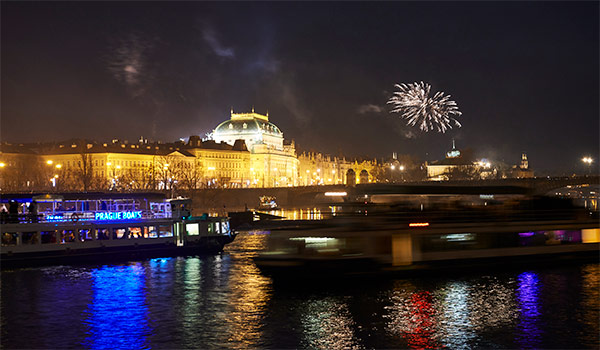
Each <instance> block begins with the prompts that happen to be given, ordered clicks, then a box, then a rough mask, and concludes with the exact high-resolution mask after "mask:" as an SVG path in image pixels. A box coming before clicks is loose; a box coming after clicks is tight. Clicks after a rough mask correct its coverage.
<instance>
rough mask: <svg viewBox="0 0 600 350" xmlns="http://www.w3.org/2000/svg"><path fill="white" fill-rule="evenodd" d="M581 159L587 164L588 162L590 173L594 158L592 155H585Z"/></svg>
mask: <svg viewBox="0 0 600 350" xmlns="http://www.w3.org/2000/svg"><path fill="white" fill-rule="evenodd" d="M581 161H582V162H584V163H585V164H587V167H588V174H590V172H591V169H592V163H593V162H594V159H592V157H583V158H582V159H581Z"/></svg>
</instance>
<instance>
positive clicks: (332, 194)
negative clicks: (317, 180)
mask: <svg viewBox="0 0 600 350" xmlns="http://www.w3.org/2000/svg"><path fill="white" fill-rule="evenodd" d="M347 194H348V193H346V192H325V195H326V196H327V197H343V196H345V195H347Z"/></svg>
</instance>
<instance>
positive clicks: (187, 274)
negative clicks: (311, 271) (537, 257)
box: [0, 232, 600, 349]
mask: <svg viewBox="0 0 600 350" xmlns="http://www.w3.org/2000/svg"><path fill="white" fill-rule="evenodd" d="M267 236H268V233H265V232H253V233H243V234H241V235H240V236H238V238H237V239H236V240H235V241H234V242H233V243H232V244H230V245H229V246H228V247H227V248H226V251H225V252H224V253H223V254H222V255H217V256H209V257H188V258H165V259H152V260H146V261H141V262H131V263H125V264H117V265H97V266H59V267H49V268H35V269H21V270H15V271H5V272H3V273H2V283H1V285H0V288H1V289H0V291H1V293H2V294H1V297H2V298H1V310H0V311H1V312H0V320H1V322H2V324H1V325H2V327H1V341H2V344H1V345H2V348H86V349H102V348H114V349H118V348H121V349H131V348H136V349H138V348H153V349H166V348H168V349H172V348H182V349H192V348H193V349H195V348H236V349H247V348H316V349H348V348H360V349H362V348H366V349H369V348H451V349H455V348H456V349H465V348H598V346H599V345H600V340H599V338H598V334H599V325H598V319H599V315H600V313H599V309H600V301H599V297H600V295H599V289H600V286H599V283H600V267H599V265H598V264H583V265H573V266H570V267H563V268H552V269H538V270H532V269H527V270H525V269H523V270H520V271H519V270H514V271H504V272H501V271H497V272H487V273H485V274H478V275H468V276H461V275H451V276H437V277H433V276H429V277H420V278H416V277H412V278H407V279H367V280H362V279H360V280H344V281H339V280H335V281H319V282H311V284H306V283H304V284H303V283H299V284H294V285H288V284H281V283H278V282H277V281H275V282H273V281H272V280H271V278H269V277H265V276H263V275H262V274H261V273H260V271H259V270H258V269H257V268H256V266H255V265H254V264H253V263H252V257H253V256H255V254H257V252H258V251H260V250H261V249H263V248H264V246H265V244H266V238H267ZM556 310H558V311H559V312H555V311H556ZM24 331H26V334H34V335H35V336H31V337H28V336H24V335H23V334H24Z"/></svg>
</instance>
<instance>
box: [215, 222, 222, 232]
mask: <svg viewBox="0 0 600 350" xmlns="http://www.w3.org/2000/svg"><path fill="white" fill-rule="evenodd" d="M213 225H215V233H221V225H219V223H218V222H214V223H213Z"/></svg>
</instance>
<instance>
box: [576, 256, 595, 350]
mask: <svg viewBox="0 0 600 350" xmlns="http://www.w3.org/2000/svg"><path fill="white" fill-rule="evenodd" d="M581 272H582V283H581V289H582V290H581V295H582V298H581V308H580V310H582V311H581V315H578V318H580V320H578V321H579V322H581V324H583V325H585V326H587V327H583V329H582V331H581V337H582V339H583V343H587V344H588V345H589V346H590V348H591V347H595V346H597V345H598V334H600V322H598V320H600V264H590V265H585V266H584V267H583V268H582V271H581Z"/></svg>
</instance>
